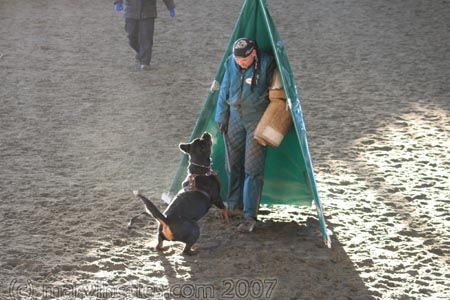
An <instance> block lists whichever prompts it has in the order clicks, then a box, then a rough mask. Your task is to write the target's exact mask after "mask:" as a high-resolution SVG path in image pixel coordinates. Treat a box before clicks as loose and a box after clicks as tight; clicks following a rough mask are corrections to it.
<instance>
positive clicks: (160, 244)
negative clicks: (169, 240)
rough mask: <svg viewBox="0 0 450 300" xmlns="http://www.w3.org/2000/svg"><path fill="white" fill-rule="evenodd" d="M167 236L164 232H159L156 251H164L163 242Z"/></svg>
mask: <svg viewBox="0 0 450 300" xmlns="http://www.w3.org/2000/svg"><path fill="white" fill-rule="evenodd" d="M164 240H165V238H164V235H163V234H162V232H159V234H158V243H157V244H156V246H155V250H156V251H162V250H163V242H164Z"/></svg>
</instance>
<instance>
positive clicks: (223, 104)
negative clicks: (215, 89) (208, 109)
mask: <svg viewBox="0 0 450 300" xmlns="http://www.w3.org/2000/svg"><path fill="white" fill-rule="evenodd" d="M227 64H228V60H227V62H226V63H225V74H224V75H223V80H222V84H221V85H220V91H219V97H218V99H217V108H216V117H215V121H216V123H218V124H227V123H228V117H229V116H230V106H229V104H228V101H227V100H228V97H229V90H230V74H229V72H228V68H227Z"/></svg>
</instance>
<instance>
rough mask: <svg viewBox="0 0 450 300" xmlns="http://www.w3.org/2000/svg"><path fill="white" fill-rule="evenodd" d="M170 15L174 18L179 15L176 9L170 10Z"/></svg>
mask: <svg viewBox="0 0 450 300" xmlns="http://www.w3.org/2000/svg"><path fill="white" fill-rule="evenodd" d="M169 15H170V16H171V17H172V18H173V17H175V16H176V15H177V13H176V11H175V8H172V9H169Z"/></svg>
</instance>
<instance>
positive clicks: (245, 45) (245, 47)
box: [233, 38, 256, 57]
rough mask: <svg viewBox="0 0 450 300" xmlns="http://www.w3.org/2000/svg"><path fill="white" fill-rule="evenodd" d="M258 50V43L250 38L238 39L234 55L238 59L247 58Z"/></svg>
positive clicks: (234, 46) (234, 45)
mask: <svg viewBox="0 0 450 300" xmlns="http://www.w3.org/2000/svg"><path fill="white" fill-rule="evenodd" d="M254 49H256V42H255V41H254V40H252V39H248V38H240V39H237V40H236V42H234V44H233V54H234V56H238V57H247V56H249V55H250V54H251V53H252V51H253V50H254Z"/></svg>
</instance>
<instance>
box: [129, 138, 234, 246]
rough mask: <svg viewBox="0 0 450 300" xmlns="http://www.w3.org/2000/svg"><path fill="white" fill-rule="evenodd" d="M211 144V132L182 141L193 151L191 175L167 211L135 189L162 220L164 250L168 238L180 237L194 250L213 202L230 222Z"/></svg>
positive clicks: (160, 233)
mask: <svg viewBox="0 0 450 300" xmlns="http://www.w3.org/2000/svg"><path fill="white" fill-rule="evenodd" d="M211 146H212V140H211V135H210V134H209V133H207V132H205V133H204V134H203V135H202V136H201V137H200V138H197V139H195V140H194V141H193V142H192V143H189V144H180V149H181V151H183V152H185V153H186V154H188V155H189V166H188V175H187V177H186V179H185V181H184V182H183V188H182V190H181V191H180V192H179V193H178V194H177V195H176V196H175V197H174V198H173V199H172V201H171V202H170V204H169V206H168V207H167V209H166V210H165V211H164V213H162V212H161V211H160V210H159V209H158V208H157V207H156V206H155V205H154V204H153V203H152V202H150V200H148V199H147V198H146V197H144V196H143V195H141V194H140V193H139V192H138V191H135V192H134V194H135V195H136V196H137V197H139V198H140V199H141V200H142V201H143V202H144V204H145V207H146V210H147V212H148V213H150V214H151V215H152V216H153V217H155V218H156V219H157V220H158V222H159V226H158V244H157V245H156V249H157V250H162V244H163V241H164V240H169V241H179V242H183V243H185V244H186V246H185V248H184V251H183V253H185V254H192V250H191V247H192V245H194V243H195V242H196V241H197V239H198V237H199V236H200V229H199V226H198V224H197V221H198V220H200V219H201V218H202V217H203V216H204V215H205V214H206V213H207V212H208V210H209V209H210V208H211V206H212V205H215V206H217V207H218V208H219V209H221V211H222V214H223V216H224V218H225V220H226V221H227V222H228V215H227V210H226V208H225V205H224V204H223V202H222V199H221V198H220V182H219V178H218V176H217V174H216V173H215V172H214V171H213V170H212V168H211V158H210V156H211ZM132 221H133V219H132V220H131V221H130V226H131V223H132Z"/></svg>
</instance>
